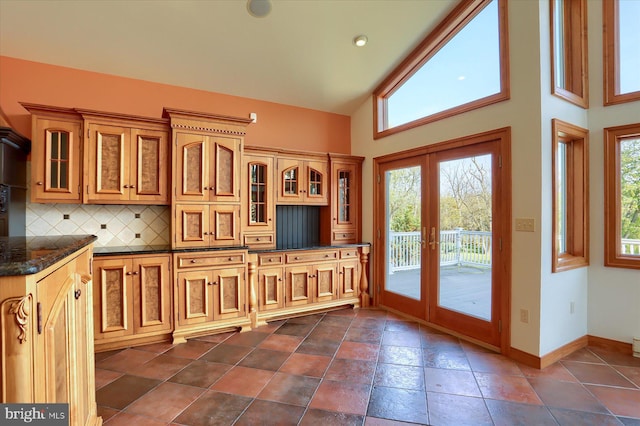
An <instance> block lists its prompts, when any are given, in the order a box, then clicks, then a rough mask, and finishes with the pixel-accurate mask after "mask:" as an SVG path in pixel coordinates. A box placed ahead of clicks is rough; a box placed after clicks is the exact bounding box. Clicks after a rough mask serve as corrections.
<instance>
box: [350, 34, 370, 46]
mask: <svg viewBox="0 0 640 426" xmlns="http://www.w3.org/2000/svg"><path fill="white" fill-rule="evenodd" d="M368 40H369V39H367V36H366V35H359V36H357V37H355V38H354V39H353V44H355V45H356V47H362V46H364V45H365V44H367V41H368Z"/></svg>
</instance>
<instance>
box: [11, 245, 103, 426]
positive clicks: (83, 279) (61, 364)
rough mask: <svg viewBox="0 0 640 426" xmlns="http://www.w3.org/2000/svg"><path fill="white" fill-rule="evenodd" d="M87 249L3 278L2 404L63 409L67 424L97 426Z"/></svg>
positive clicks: (90, 284)
mask: <svg viewBox="0 0 640 426" xmlns="http://www.w3.org/2000/svg"><path fill="white" fill-rule="evenodd" d="M91 254H92V246H91V245H89V246H85V247H84V248H82V249H80V250H78V251H75V252H72V254H69V255H68V256H67V257H64V258H63V259H62V260H60V261H58V262H56V263H55V264H52V265H51V266H49V267H47V268H46V269H43V270H41V271H39V272H37V273H35V274H30V275H21V276H10V277H6V276H3V277H2V286H0V308H1V309H0V316H1V318H0V327H1V329H2V333H1V334H0V335H1V336H2V345H0V353H1V356H2V371H1V373H0V384H1V386H2V389H1V391H2V392H1V393H2V401H1V402H3V403H68V404H69V419H68V422H69V424H72V425H100V424H102V418H101V417H98V415H97V407H96V400H95V364H94V352H93V327H92V326H91V323H92V321H93V312H92V304H91V298H92V280H91V275H90V262H91Z"/></svg>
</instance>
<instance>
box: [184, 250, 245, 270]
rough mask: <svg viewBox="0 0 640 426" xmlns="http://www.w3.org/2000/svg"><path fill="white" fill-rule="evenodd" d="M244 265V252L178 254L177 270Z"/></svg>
mask: <svg viewBox="0 0 640 426" xmlns="http://www.w3.org/2000/svg"><path fill="white" fill-rule="evenodd" d="M244 263H245V252H226V253H216V254H209V253H207V254H202V253H201V254H178V255H177V261H176V266H177V267H178V268H201V267H203V266H225V265H241V264H244Z"/></svg>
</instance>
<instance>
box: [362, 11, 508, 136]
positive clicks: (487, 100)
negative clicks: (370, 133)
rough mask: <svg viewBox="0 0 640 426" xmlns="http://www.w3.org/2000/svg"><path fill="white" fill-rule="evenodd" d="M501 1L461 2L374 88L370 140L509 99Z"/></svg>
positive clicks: (505, 41)
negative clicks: (372, 132) (372, 125)
mask: <svg viewBox="0 0 640 426" xmlns="http://www.w3.org/2000/svg"><path fill="white" fill-rule="evenodd" d="M506 8H507V5H506V0H463V1H461V2H460V3H459V4H458V6H457V7H456V8H455V9H454V10H453V11H452V12H451V13H450V14H449V15H448V16H447V17H446V18H445V20H444V21H443V22H442V23H440V25H438V26H437V28H436V30H434V31H433V32H432V33H431V34H429V35H428V36H427V37H426V38H425V39H424V40H423V41H422V43H421V44H420V45H419V46H418V47H417V48H416V49H415V50H414V51H413V52H412V53H411V54H410V55H409V56H408V57H407V58H406V59H405V60H404V61H403V62H402V63H401V64H400V65H399V66H398V67H397V68H396V69H395V70H394V71H393V72H392V73H391V74H390V75H389V76H388V77H387V78H386V79H385V80H384V81H383V82H382V84H381V85H380V86H378V88H376V90H375V91H374V126H375V129H374V138H376V139H378V138H381V137H384V136H388V135H390V134H394V133H398V132H401V131H403V130H407V129H410V128H413V127H417V126H420V125H423V124H426V123H430V122H432V121H435V120H440V119H442V118H445V117H450V116H452V115H455V114H460V113H462V112H466V111H469V110H472V109H476V108H480V107H483V106H486V105H489V104H492V103H495V102H499V101H503V100H506V99H509V85H508V81H509V78H508V60H507V58H508V51H507V45H508V43H507V38H508V37H507V11H506Z"/></svg>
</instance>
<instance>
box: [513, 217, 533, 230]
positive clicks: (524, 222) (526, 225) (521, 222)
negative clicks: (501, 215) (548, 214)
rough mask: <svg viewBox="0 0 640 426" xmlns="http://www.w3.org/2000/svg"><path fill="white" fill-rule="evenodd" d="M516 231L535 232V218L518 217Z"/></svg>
mask: <svg viewBox="0 0 640 426" xmlns="http://www.w3.org/2000/svg"><path fill="white" fill-rule="evenodd" d="M516 231H520V232H534V231H535V220H534V219H531V218H527V217H517V218H516Z"/></svg>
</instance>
